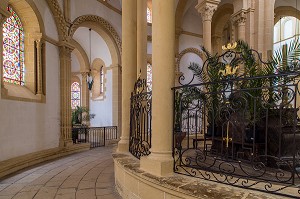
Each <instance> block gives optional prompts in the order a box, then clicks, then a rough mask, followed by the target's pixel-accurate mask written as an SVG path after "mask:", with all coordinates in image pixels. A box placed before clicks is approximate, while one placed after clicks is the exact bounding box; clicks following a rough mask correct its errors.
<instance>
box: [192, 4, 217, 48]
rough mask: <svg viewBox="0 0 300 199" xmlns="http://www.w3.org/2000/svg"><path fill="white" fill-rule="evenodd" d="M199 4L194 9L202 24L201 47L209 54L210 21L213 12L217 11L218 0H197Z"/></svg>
mask: <svg viewBox="0 0 300 199" xmlns="http://www.w3.org/2000/svg"><path fill="white" fill-rule="evenodd" d="M199 2H200V3H199V4H198V5H197V6H196V9H197V10H198V12H199V13H200V14H201V17H202V23H203V45H204V47H205V48H206V50H208V51H209V52H211V50H212V47H211V20H212V16H213V14H214V12H215V11H216V10H217V7H218V4H219V3H220V0H211V1H208V0H203V1H202V0H199Z"/></svg>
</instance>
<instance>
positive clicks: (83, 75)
mask: <svg viewBox="0 0 300 199" xmlns="http://www.w3.org/2000/svg"><path fill="white" fill-rule="evenodd" d="M80 74H81V75H82V79H83V80H85V81H86V78H87V76H88V74H89V72H80Z"/></svg>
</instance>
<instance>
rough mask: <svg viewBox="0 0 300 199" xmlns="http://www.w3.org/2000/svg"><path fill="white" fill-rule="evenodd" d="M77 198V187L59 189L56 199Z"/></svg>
mask: <svg viewBox="0 0 300 199" xmlns="http://www.w3.org/2000/svg"><path fill="white" fill-rule="evenodd" d="M73 198H74V199H75V198H76V189H75V188H68V189H59V190H58V191H57V193H56V196H55V199H73Z"/></svg>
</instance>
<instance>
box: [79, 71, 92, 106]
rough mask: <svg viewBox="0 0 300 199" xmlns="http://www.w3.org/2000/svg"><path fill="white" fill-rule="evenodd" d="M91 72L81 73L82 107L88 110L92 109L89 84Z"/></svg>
mask: <svg viewBox="0 0 300 199" xmlns="http://www.w3.org/2000/svg"><path fill="white" fill-rule="evenodd" d="M88 73H89V72H81V75H82V83H81V89H82V92H81V93H82V101H81V102H82V106H84V107H86V108H88V109H89V108H90V92H89V89H88V83H87V76H88Z"/></svg>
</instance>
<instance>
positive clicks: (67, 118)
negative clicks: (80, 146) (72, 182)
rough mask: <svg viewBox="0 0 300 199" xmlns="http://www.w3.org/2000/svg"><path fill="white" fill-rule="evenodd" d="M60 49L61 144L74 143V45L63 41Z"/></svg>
mask: <svg viewBox="0 0 300 199" xmlns="http://www.w3.org/2000/svg"><path fill="white" fill-rule="evenodd" d="M59 50H60V117H61V138H60V146H68V145H70V144H72V132H71V128H72V126H71V125H72V124H71V52H72V50H73V49H72V47H71V46H70V45H69V44H67V43H63V44H61V46H60V47H59Z"/></svg>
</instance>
